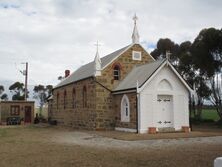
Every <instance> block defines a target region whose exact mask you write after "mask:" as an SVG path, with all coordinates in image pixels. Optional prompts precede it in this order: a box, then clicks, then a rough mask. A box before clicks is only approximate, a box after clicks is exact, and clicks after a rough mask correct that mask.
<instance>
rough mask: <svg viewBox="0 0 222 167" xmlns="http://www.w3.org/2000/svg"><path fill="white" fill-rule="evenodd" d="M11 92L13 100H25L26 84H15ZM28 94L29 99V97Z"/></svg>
mask: <svg viewBox="0 0 222 167" xmlns="http://www.w3.org/2000/svg"><path fill="white" fill-rule="evenodd" d="M9 90H10V92H12V94H13V96H12V100H25V88H24V84H23V83H20V82H15V83H14V84H12V85H11V86H10V87H9ZM28 93H29V92H27V97H28Z"/></svg>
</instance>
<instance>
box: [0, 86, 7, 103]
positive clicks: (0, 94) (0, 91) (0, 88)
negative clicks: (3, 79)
mask: <svg viewBox="0 0 222 167" xmlns="http://www.w3.org/2000/svg"><path fill="white" fill-rule="evenodd" d="M4 91H5V88H4V86H3V85H0V99H1V100H8V95H7V94H6V93H4V94H3V92H4Z"/></svg>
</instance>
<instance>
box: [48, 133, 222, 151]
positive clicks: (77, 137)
mask: <svg viewBox="0 0 222 167" xmlns="http://www.w3.org/2000/svg"><path fill="white" fill-rule="evenodd" d="M51 140H52V141H53V142H55V143H60V144H71V145H72V144H74V145H80V146H89V147H95V148H100V149H101V148H105V149H106V148H115V149H126V148H127V149H137V148H138V149H142V148H154V149H158V148H163V147H172V146H173V147H179V146H186V145H196V144H219V145H220V144H221V145H222V136H216V137H196V138H182V139H155V140H139V141H124V140H117V139H112V138H107V137H102V136H100V135H96V134H90V133H85V132H60V133H57V134H55V135H54V136H52V138H51Z"/></svg>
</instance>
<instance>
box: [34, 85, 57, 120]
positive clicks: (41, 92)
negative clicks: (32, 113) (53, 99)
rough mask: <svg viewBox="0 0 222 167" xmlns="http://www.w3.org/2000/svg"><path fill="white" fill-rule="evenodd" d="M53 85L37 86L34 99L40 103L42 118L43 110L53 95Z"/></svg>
mask: <svg viewBox="0 0 222 167" xmlns="http://www.w3.org/2000/svg"><path fill="white" fill-rule="evenodd" d="M52 89H53V86H52V85H47V86H44V85H37V86H35V87H34V89H33V91H34V96H33V97H34V98H35V99H37V100H38V101H39V104H40V116H41V114H42V108H43V106H44V104H45V103H46V101H47V98H48V97H49V96H51V95H52Z"/></svg>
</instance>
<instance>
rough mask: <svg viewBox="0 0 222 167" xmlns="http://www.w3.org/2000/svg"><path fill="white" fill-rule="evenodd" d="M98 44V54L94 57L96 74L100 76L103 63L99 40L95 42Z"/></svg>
mask: <svg viewBox="0 0 222 167" xmlns="http://www.w3.org/2000/svg"><path fill="white" fill-rule="evenodd" d="M95 45H96V56H95V59H94V69H95V76H100V75H101V69H102V67H101V66H102V63H101V59H100V57H99V44H98V41H97V43H96V44H95Z"/></svg>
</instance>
